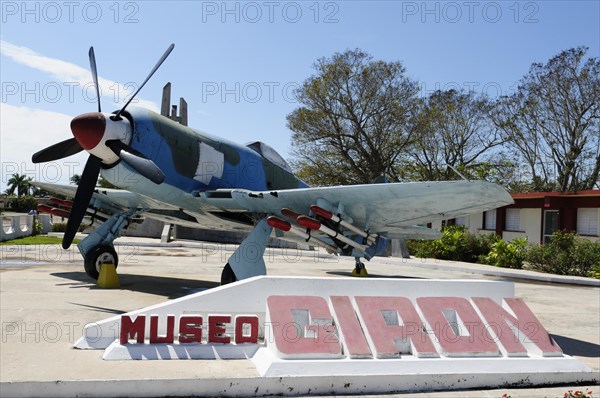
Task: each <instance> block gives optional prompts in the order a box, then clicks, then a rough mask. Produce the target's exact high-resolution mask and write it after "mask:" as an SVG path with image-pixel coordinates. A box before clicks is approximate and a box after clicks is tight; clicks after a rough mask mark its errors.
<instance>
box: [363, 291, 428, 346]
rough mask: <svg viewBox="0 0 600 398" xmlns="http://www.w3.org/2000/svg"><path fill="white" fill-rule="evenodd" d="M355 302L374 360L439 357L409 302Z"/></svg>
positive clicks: (388, 299)
mask: <svg viewBox="0 0 600 398" xmlns="http://www.w3.org/2000/svg"><path fill="white" fill-rule="evenodd" d="M355 300H356V304H357V305H358V309H359V311H360V315H361V317H362V323H363V325H365V326H366V327H367V330H368V331H369V336H371V340H372V341H373V348H374V349H375V355H376V356H377V358H398V357H399V354H410V353H412V354H413V355H415V356H417V357H420V358H423V357H429V358H431V357H437V356H438V354H437V352H436V350H435V347H434V345H433V343H432V342H431V339H430V338H429V336H428V335H427V333H424V332H423V330H422V325H423V321H422V320H421V318H420V317H419V314H417V311H416V310H415V307H414V306H413V304H412V302H411V301H410V300H409V299H407V298H406V297H356V298H355Z"/></svg>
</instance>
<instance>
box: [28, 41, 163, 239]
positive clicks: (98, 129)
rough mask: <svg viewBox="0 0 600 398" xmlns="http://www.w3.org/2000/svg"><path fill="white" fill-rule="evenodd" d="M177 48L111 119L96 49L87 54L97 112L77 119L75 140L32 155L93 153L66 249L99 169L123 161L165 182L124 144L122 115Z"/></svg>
mask: <svg viewBox="0 0 600 398" xmlns="http://www.w3.org/2000/svg"><path fill="white" fill-rule="evenodd" d="M174 47H175V45H174V44H171V45H170V46H169V48H167V50H166V51H165V53H164V54H163V55H162V57H160V59H159V60H158V62H157V63H156V65H155V66H154V68H153V69H152V70H151V71H150V74H148V76H147V77H146V80H144V82H143V83H142V84H141V85H140V87H139V88H138V89H137V90H136V92H135V93H134V94H133V95H132V96H131V97H130V98H129V100H128V101H127V102H126V103H125V105H123V107H122V108H121V109H120V110H119V111H118V112H117V113H116V114H114V115H112V116H109V115H107V114H106V116H105V114H103V113H101V111H102V109H101V105H100V87H99V85H98V71H97V67H96V56H95V54H94V47H90V51H89V53H88V55H89V59H90V70H91V72H92V78H93V80H94V85H95V86H96V94H97V96H98V112H92V113H86V114H83V115H79V116H77V117H75V118H74V119H73V120H72V121H71V132H72V133H73V136H74V138H70V139H68V140H65V141H62V142H59V143H56V144H54V145H51V146H49V147H47V148H45V149H42V150H41V151H38V152H36V153H35V154H34V155H33V156H32V161H33V162H34V163H41V162H49V161H52V160H58V159H62V158H65V157H67V156H71V155H74V154H76V153H78V152H81V151H82V150H84V149H85V150H86V151H88V152H89V153H90V156H89V158H88V160H87V162H86V164H85V167H84V169H83V173H82V174H81V180H80V183H79V185H78V186H77V191H76V193H75V198H74V199H73V207H72V208H71V213H70V214H69V220H68V222H67V228H66V232H65V235H64V237H63V241H62V247H63V248H65V249H68V248H69V246H71V243H72V242H73V238H74V237H75V234H76V233H77V230H78V229H79V225H80V224H81V221H82V220H83V217H84V216H85V213H86V211H87V208H88V206H89V203H90V200H91V198H92V196H93V194H94V189H95V187H96V182H97V181H98V176H99V175H100V169H101V168H102V167H103V165H104V166H106V165H109V164H112V163H114V162H115V161H116V160H121V161H123V162H124V163H126V164H127V165H129V166H130V167H131V168H132V169H134V170H135V171H136V172H138V173H139V174H140V175H142V176H144V177H146V178H147V179H149V180H150V181H152V182H154V183H156V184H161V183H162V182H163V181H164V179H165V175H164V173H163V172H162V170H161V169H160V168H159V167H158V166H157V165H156V163H154V162H153V161H152V160H151V159H148V158H147V157H146V156H144V155H143V154H141V153H139V152H138V151H136V150H134V149H133V148H131V147H130V146H129V145H128V144H126V143H125V142H123V141H122V140H124V139H125V138H124V137H125V135H123V134H122V131H125V130H126V127H123V123H127V124H128V122H127V121H123V119H122V117H121V115H122V113H123V112H124V111H125V108H127V106H128V105H129V104H130V103H131V101H132V100H133V99H134V98H135V96H136V95H137V94H138V93H139V92H140V90H141V89H142V88H143V87H144V85H145V84H146V83H147V82H148V81H149V80H150V78H151V77H152V75H154V73H155V72H156V71H157V70H158V68H159V67H160V66H161V65H162V63H163V62H164V61H165V59H166V58H167V57H168V56H169V54H170V53H171V51H173V48H174ZM115 156H116V157H115ZM117 158H118V159H117Z"/></svg>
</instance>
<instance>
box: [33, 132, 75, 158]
mask: <svg viewBox="0 0 600 398" xmlns="http://www.w3.org/2000/svg"><path fill="white" fill-rule="evenodd" d="M81 151H83V148H82V147H81V145H79V143H78V142H77V140H76V139H75V138H69V139H68V140H64V141H61V142H59V143H57V144H54V145H51V146H49V147H48V148H45V149H42V150H41V151H38V152H36V153H34V154H33V156H32V157H31V161H32V162H33V163H43V162H50V161H52V160H58V159H62V158H66V157H68V156H71V155H75V154H76V153H78V152H81Z"/></svg>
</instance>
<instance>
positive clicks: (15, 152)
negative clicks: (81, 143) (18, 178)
mask: <svg viewBox="0 0 600 398" xmlns="http://www.w3.org/2000/svg"><path fill="white" fill-rule="evenodd" d="M0 115H1V117H0V159H2V162H1V175H0V191H2V192H4V190H6V185H7V181H8V180H9V179H10V177H11V175H12V174H14V173H18V174H26V175H28V176H30V177H33V179H34V180H36V181H46V182H54V183H61V184H68V183H69V179H70V177H71V176H72V175H73V174H81V172H82V171H83V166H84V165H85V162H86V160H87V156H88V155H87V153H86V152H82V153H79V154H77V155H73V156H70V157H68V158H65V159H60V160H57V161H54V162H48V163H40V164H33V163H32V162H31V155H33V154H34V153H35V152H37V151H39V150H40V149H43V148H45V147H47V146H50V145H52V144H54V143H57V142H59V141H63V140H66V139H68V138H71V137H72V135H71V132H70V129H69V124H70V122H71V119H72V116H71V115H65V114H62V113H57V112H49V111H45V110H41V109H33V108H28V107H24V106H14V105H9V104H6V103H0Z"/></svg>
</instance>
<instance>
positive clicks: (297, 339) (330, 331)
mask: <svg viewBox="0 0 600 398" xmlns="http://www.w3.org/2000/svg"><path fill="white" fill-rule="evenodd" d="M267 318H268V319H269V320H270V321H271V323H272V325H271V327H272V328H273V334H274V340H275V346H274V347H273V345H272V344H271V342H270V341H268V342H267V345H268V346H270V347H272V348H273V349H274V350H275V351H276V354H277V355H278V356H279V357H280V358H289V359H299V358H303V359H324V358H340V357H341V356H342V347H341V345H340V341H339V340H338V338H337V336H336V334H335V332H336V329H335V326H334V325H333V319H332V317H331V313H330V312H329V306H328V305H327V302H326V301H325V299H323V298H322V297H316V296H270V297H269V298H267Z"/></svg>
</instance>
